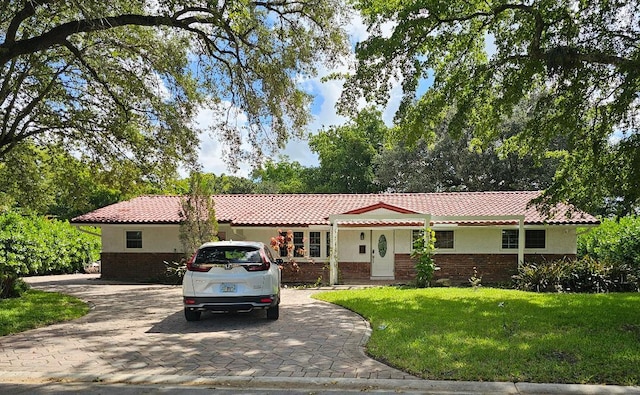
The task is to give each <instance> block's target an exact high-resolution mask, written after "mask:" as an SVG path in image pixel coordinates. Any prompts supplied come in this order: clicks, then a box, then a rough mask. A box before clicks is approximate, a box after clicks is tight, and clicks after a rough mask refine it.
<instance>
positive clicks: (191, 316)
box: [184, 308, 201, 321]
mask: <svg viewBox="0 0 640 395" xmlns="http://www.w3.org/2000/svg"><path fill="white" fill-rule="evenodd" d="M200 313H201V312H200V311H198V310H189V309H187V308H185V309H184V318H186V319H187V321H200Z"/></svg>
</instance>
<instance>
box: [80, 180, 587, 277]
mask: <svg viewBox="0 0 640 395" xmlns="http://www.w3.org/2000/svg"><path fill="white" fill-rule="evenodd" d="M538 195H539V192H535V191H534V192H531V191H527V192H459V193H402V194H287V195H280V194H277V195H214V196H212V199H213V200H214V202H215V209H216V218H217V220H218V223H219V237H220V238H221V239H226V240H230V239H233V240H255V241H262V242H264V243H266V244H268V243H269V242H270V240H271V238H272V237H274V236H277V235H278V232H279V231H280V232H286V231H289V230H290V231H292V232H293V235H294V243H295V245H296V247H297V248H298V247H300V248H303V249H304V250H305V251H306V253H305V255H306V256H307V257H299V258H296V260H297V263H298V264H299V265H300V267H301V270H300V271H299V272H298V273H293V272H292V273H287V272H283V280H284V281H315V280H316V279H317V278H318V277H319V276H322V277H323V279H324V281H326V282H330V283H332V284H335V283H356V282H368V283H371V282H376V281H379V282H387V283H388V282H390V281H391V282H408V281H410V280H412V279H413V278H414V276H415V273H414V269H413V265H414V262H413V261H412V260H411V259H410V257H409V256H410V253H411V249H412V245H413V239H414V237H417V235H418V234H419V233H418V232H419V231H420V230H421V229H424V227H425V225H426V226H429V227H430V228H431V229H432V230H434V231H435V232H436V239H437V241H436V254H435V257H434V259H435V261H436V264H437V265H438V266H439V267H440V270H439V271H438V272H436V276H437V277H439V278H448V279H450V280H451V281H452V282H454V283H455V282H467V280H468V278H469V277H471V275H472V274H473V271H474V268H476V270H477V272H478V274H479V275H481V276H482V277H483V281H484V282H503V281H508V280H509V279H510V277H511V276H512V275H513V274H515V272H516V271H517V268H518V264H519V263H521V262H524V261H532V260H535V261H539V260H543V259H546V260H554V259H560V258H563V257H567V258H573V257H575V255H576V240H577V232H578V228H584V227H590V226H596V225H598V224H599V221H598V220H597V219H596V218H594V217H593V216H591V215H589V214H587V213H584V212H580V211H576V210H571V207H569V206H567V205H559V206H557V207H556V210H554V216H553V217H551V218H546V217H545V216H543V215H541V214H540V213H539V212H538V211H537V210H536V208H535V207H529V205H528V203H529V202H530V201H531V200H532V199H533V198H535V197H536V196H538ZM180 207H181V204H180V197H179V196H141V197H137V198H134V199H131V200H129V201H125V202H120V203H116V204H113V205H110V206H107V207H103V208H100V209H98V210H95V211H92V212H90V213H87V214H84V215H81V216H79V217H76V218H74V219H72V221H71V222H72V223H73V224H75V225H77V226H82V225H91V226H97V227H100V228H101V230H102V256H101V260H102V277H103V278H104V279H120V280H135V281H162V277H163V276H165V265H164V263H163V262H164V261H171V260H175V261H177V260H179V259H180V258H181V257H183V256H184V255H185V253H186V254H189V253H190V252H185V251H182V250H181V249H182V247H181V245H180V241H179V227H180V210H181V208H180Z"/></svg>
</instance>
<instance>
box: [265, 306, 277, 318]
mask: <svg viewBox="0 0 640 395" xmlns="http://www.w3.org/2000/svg"><path fill="white" fill-rule="evenodd" d="M267 318H268V319H270V320H277V319H278V318H280V306H279V305H275V306H273V307H269V308H268V309H267Z"/></svg>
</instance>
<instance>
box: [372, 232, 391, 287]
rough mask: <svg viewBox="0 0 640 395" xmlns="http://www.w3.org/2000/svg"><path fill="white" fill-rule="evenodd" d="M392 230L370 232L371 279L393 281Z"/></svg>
mask: <svg viewBox="0 0 640 395" xmlns="http://www.w3.org/2000/svg"><path fill="white" fill-rule="evenodd" d="M393 262H394V250H393V230H374V231H372V232H371V277H372V278H386V279H393V278H394V275H393Z"/></svg>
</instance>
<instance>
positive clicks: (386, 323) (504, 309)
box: [314, 287, 640, 385]
mask: <svg viewBox="0 0 640 395" xmlns="http://www.w3.org/2000/svg"><path fill="white" fill-rule="evenodd" d="M314 297H315V298H317V299H320V300H325V301H328V302H332V303H336V304H338V305H341V306H344V307H346V308H348V309H350V310H353V311H355V312H357V313H359V314H360V315H362V316H363V317H365V318H366V319H367V320H368V321H369V322H370V323H371V327H372V329H373V333H372V335H371V339H370V340H369V342H368V344H367V351H368V353H369V354H370V355H371V356H372V357H373V358H376V359H378V360H380V361H383V362H386V363H387V364H389V365H391V366H395V367H397V368H399V369H402V370H404V371H406V372H410V373H412V374H414V375H417V376H419V377H423V378H426V379H436V380H474V381H515V382H519V381H527V382H549V383H596V384H619V385H638V384H639V383H640V381H639V380H640V293H634V294H537V293H529V292H521V291H514V290H503V289H491V288H480V289H477V290H474V289H471V288H428V289H401V288H394V287H385V288H370V289H363V290H348V291H331V292H325V293H321V294H316V295H314Z"/></svg>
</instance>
